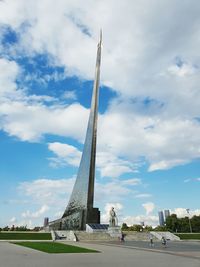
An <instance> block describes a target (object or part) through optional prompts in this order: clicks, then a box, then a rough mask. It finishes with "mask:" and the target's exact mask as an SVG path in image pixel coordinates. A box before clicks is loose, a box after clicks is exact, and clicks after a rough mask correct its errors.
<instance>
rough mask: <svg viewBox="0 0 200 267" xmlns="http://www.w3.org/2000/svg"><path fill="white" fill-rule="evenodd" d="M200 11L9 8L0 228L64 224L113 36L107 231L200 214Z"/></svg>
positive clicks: (175, 5) (5, 4) (105, 142)
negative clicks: (113, 220)
mask: <svg viewBox="0 0 200 267" xmlns="http://www.w3.org/2000/svg"><path fill="white" fill-rule="evenodd" d="M199 14H200V3H199V1H195V0H185V1H183V0H123V1H120V0H101V1H100V0H86V1H84V5H83V1H81V0H57V1H56V2H55V1H53V0H30V1H27V0H14V1H9V0H1V1H0V179H1V186H0V226H5V225H12V224H15V225H28V226H30V227H32V226H35V225H42V224H43V218H44V217H46V216H48V217H50V219H52V220H53V219H56V218H59V217H60V216H61V215H62V213H63V211H64V209H65V207H66V205H67V203H68V199H69V196H70V193H71V190H72V187H73V184H74V181H75V178H76V174H77V168H78V165H79V161H80V156H81V152H82V149H83V143H84V138H85V132H86V127H87V121H88V115H89V109H90V101H91V94H92V86H93V78H94V67H95V60H96V49H97V42H98V38H99V37H98V35H99V30H100V28H102V29H103V48H102V66H101V88H100V103H99V120H98V145H97V166H96V184H95V206H96V207H99V208H100V210H101V215H102V216H101V221H102V222H107V212H108V210H109V209H110V207H111V206H114V207H115V208H116V210H117V214H118V217H119V221H120V222H126V223H128V224H129V225H131V224H134V223H140V222H141V221H144V223H145V224H151V225H157V223H158V218H157V217H158V216H157V212H158V211H159V210H163V209H170V210H171V211H172V212H176V213H177V214H178V215H179V216H184V215H185V214H186V211H185V209H186V208H190V212H191V215H193V214H198V215H199V214H200V205H199V200H198V199H199V193H200V165H199V163H200V161H199V159H200V110H199V104H200V88H199V86H200V53H199V51H200V50H199V47H200V16H199Z"/></svg>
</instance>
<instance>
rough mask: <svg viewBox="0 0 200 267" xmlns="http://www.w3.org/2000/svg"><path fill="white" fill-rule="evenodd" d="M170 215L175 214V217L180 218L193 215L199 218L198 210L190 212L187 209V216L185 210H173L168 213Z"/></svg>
mask: <svg viewBox="0 0 200 267" xmlns="http://www.w3.org/2000/svg"><path fill="white" fill-rule="evenodd" d="M170 213H171V214H176V215H177V217H179V218H182V217H188V216H189V217H193V216H194V215H197V216H199V215H200V209H196V210H192V209H189V214H188V212H187V208H175V209H174V210H172V211H171V212H170Z"/></svg>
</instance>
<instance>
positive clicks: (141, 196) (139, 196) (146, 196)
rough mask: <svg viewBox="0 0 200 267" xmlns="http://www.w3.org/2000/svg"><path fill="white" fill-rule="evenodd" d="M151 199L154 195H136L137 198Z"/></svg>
mask: <svg viewBox="0 0 200 267" xmlns="http://www.w3.org/2000/svg"><path fill="white" fill-rule="evenodd" d="M149 197H152V195H151V194H146V193H143V194H137V195H135V198H149Z"/></svg>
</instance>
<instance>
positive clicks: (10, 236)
mask: <svg viewBox="0 0 200 267" xmlns="http://www.w3.org/2000/svg"><path fill="white" fill-rule="evenodd" d="M0 239H1V240H51V239H52V238H51V234H50V233H29V232H24V233H23V232H20V233H16V232H14V233H13V232H7V233H5V232H4V233H2V232H1V233H0Z"/></svg>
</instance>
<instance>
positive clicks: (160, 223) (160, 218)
mask: <svg viewBox="0 0 200 267" xmlns="http://www.w3.org/2000/svg"><path fill="white" fill-rule="evenodd" d="M158 217H159V225H160V226H164V225H165V221H164V215H163V211H159V212H158Z"/></svg>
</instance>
